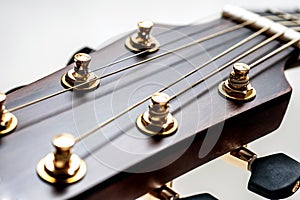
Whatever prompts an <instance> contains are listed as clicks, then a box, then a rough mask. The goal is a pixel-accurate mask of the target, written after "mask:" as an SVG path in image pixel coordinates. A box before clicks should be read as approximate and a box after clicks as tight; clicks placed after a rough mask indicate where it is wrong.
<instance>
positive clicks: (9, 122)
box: [0, 93, 18, 135]
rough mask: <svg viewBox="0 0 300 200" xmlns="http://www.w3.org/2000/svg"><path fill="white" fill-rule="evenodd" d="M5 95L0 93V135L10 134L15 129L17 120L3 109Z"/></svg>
mask: <svg viewBox="0 0 300 200" xmlns="http://www.w3.org/2000/svg"><path fill="white" fill-rule="evenodd" d="M5 100H6V95H5V94H3V93H0V135H4V134H8V133H11V132H12V131H13V130H15V128H16V127H17V124H18V120H17V118H16V117H15V116H14V115H13V114H12V113H10V112H8V111H7V110H6V109H5V106H4V102H5Z"/></svg>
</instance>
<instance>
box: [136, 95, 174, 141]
mask: <svg viewBox="0 0 300 200" xmlns="http://www.w3.org/2000/svg"><path fill="white" fill-rule="evenodd" d="M169 101H170V97H169V96H168V95H167V94H165V93H154V94H153V95H152V96H151V104H150V105H149V110H147V111H146V112H144V113H143V114H141V115H140V116H138V118H137V120H136V125H137V127H138V128H139V129H140V130H141V131H142V132H143V133H145V134H147V135H150V136H156V137H164V136H169V135H172V134H174V133H175V132H176V131H177V129H178V122H177V120H176V119H175V118H174V117H173V115H172V114H171V113H170V109H169V107H170V105H169Z"/></svg>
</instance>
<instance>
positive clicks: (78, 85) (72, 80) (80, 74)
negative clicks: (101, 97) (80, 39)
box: [61, 53, 100, 91]
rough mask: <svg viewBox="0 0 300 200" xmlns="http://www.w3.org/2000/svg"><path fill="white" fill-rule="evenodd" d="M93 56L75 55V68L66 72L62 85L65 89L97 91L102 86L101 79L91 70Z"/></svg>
mask: <svg viewBox="0 0 300 200" xmlns="http://www.w3.org/2000/svg"><path fill="white" fill-rule="evenodd" d="M91 59H92V58H91V56H90V55H88V54H86V53H77V54H75V55H74V68H73V69H71V70H69V71H68V72H66V73H65V74H64V75H63V76H62V78H61V83H62V85H63V86H64V87H65V88H73V87H75V89H76V90H77V91H91V90H95V89H97V88H98V87H99V85H100V80H99V77H98V76H97V75H96V74H95V73H93V72H91V71H90V70H89V64H90V62H91Z"/></svg>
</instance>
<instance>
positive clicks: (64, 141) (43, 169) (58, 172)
mask: <svg viewBox="0 0 300 200" xmlns="http://www.w3.org/2000/svg"><path fill="white" fill-rule="evenodd" d="M74 144H75V139H74V137H73V136H72V135H71V134H68V133H62V134H59V135H57V136H55V137H54V138H53V140H52V145H53V146H54V148H55V151H54V152H53V153H49V154H48V155H47V156H46V157H44V158H43V159H41V160H40V162H39V163H38V165H37V173H38V175H39V176H40V178H42V179H43V180H44V181H46V182H49V183H53V184H71V183H74V182H77V181H79V180H81V179H82V178H83V177H84V176H85V174H86V171H87V168H86V165H85V163H84V161H83V160H81V159H80V158H79V157H78V156H77V155H76V154H73V151H72V147H73V146H74Z"/></svg>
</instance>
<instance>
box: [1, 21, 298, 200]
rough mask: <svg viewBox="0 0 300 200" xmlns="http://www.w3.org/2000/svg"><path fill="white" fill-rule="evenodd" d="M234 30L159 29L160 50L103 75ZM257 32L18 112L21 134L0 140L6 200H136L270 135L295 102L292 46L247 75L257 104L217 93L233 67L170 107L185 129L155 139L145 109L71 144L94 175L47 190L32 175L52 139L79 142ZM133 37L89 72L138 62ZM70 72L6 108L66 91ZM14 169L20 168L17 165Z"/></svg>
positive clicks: (210, 26) (31, 88) (99, 56)
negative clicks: (145, 128)
mask: <svg viewBox="0 0 300 200" xmlns="http://www.w3.org/2000/svg"><path fill="white" fill-rule="evenodd" d="M235 24H236V22H233V21H231V20H229V19H224V18H221V19H218V20H215V21H212V22H209V23H206V24H202V25H191V26H180V27H175V26H166V25H156V26H155V27H154V28H153V32H152V34H153V35H154V36H155V37H156V39H157V40H158V41H160V43H161V47H160V49H159V50H158V51H157V52H155V53H153V54H147V55H141V56H138V57H133V58H131V59H128V60H126V61H124V62H121V63H118V64H116V65H113V66H110V67H108V68H105V69H103V70H100V71H98V72H97V74H98V75H99V76H100V77H101V76H103V75H105V74H108V73H110V72H113V71H116V70H118V69H122V68H123V67H124V66H129V65H132V64H135V63H137V62H140V61H143V60H145V59H149V58H151V57H154V56H156V55H159V54H160V53H162V52H166V51H168V50H170V49H173V48H176V47H178V46H180V45H184V44H186V43H189V42H192V41H195V40H197V39H199V38H201V37H205V36H207V35H210V34H213V33H216V32H218V31H221V30H224V29H226V28H228V27H232V26H234V25H235ZM252 33H253V30H252V29H249V28H247V27H245V28H241V29H239V30H237V31H233V32H230V33H227V34H224V35H222V36H220V37H216V38H213V39H211V40H208V41H205V42H203V43H201V44H197V45H194V46H192V47H190V48H186V49H184V50H181V51H179V52H177V53H171V54H170V55H168V56H165V57H161V58H158V59H155V60H152V61H149V62H146V63H143V64H141V65H138V66H136V67H134V68H131V69H129V70H126V71H122V72H120V73H117V74H115V75H113V76H109V77H106V78H103V79H101V80H100V82H101V83H100V86H99V88H98V89H97V90H94V91H92V92H88V93H81V92H76V91H73V92H70V91H67V92H64V93H62V94H60V95H58V96H55V97H53V98H50V99H48V100H45V101H42V102H40V103H37V104H34V105H32V106H29V107H26V108H23V109H20V110H17V111H15V112H14V114H15V115H16V117H17V118H18V120H19V124H18V127H17V129H16V130H15V132H13V133H12V134H9V135H6V136H4V137H2V138H1V141H0V142H1V143H0V155H1V161H2V162H1V163H4V164H1V165H0V171H1V180H2V182H3V183H5V184H2V186H1V187H3V191H5V195H6V196H11V197H15V198H34V197H36V196H42V197H43V198H45V199H47V198H48V199H67V198H83V197H84V198H93V197H96V196H97V198H99V199H101V198H104V197H107V196H110V197H111V198H117V197H120V196H123V197H124V198H128V199H130V198H135V197H138V196H140V195H142V194H144V193H146V192H147V191H149V190H151V189H153V188H155V187H156V185H160V184H163V183H166V182H168V181H170V180H172V179H173V178H175V177H177V176H179V175H181V174H183V173H185V172H187V171H189V170H191V169H193V168H195V167H197V166H200V165H203V164H205V163H206V162H209V161H210V160H212V159H214V158H216V157H218V156H221V155H223V154H224V153H226V152H228V151H230V150H232V149H235V148H237V147H239V146H242V145H244V144H247V143H249V142H251V141H253V140H255V139H257V138H259V137H262V136H264V135H266V134H268V133H270V132H271V131H273V130H274V129H276V128H277V127H278V126H279V124H280V122H281V120H282V118H283V116H284V113H285V110H286V107H287V105H288V101H289V98H290V95H291V88H290V86H289V84H288V83H287V81H286V79H285V77H284V74H283V70H284V69H285V67H286V66H287V65H288V63H289V62H290V61H291V60H293V59H295V57H296V56H297V55H298V54H297V53H298V52H297V49H294V48H293V47H291V48H288V49H286V50H284V51H282V52H281V53H279V54H278V55H276V56H274V57H272V58H270V59H268V60H267V61H266V62H263V63H261V64H260V65H258V66H257V67H256V68H254V69H253V70H252V71H251V72H250V74H249V76H250V78H251V84H252V85H253V86H254V87H255V89H256V91H257V96H256V98H255V99H254V100H252V101H250V102H248V103H240V102H235V101H229V100H227V99H225V98H224V97H223V96H221V95H220V94H219V92H218V85H219V83H220V82H221V81H223V80H225V79H226V78H227V77H228V75H229V73H230V72H231V71H232V68H231V67H229V68H226V69H225V70H224V71H221V72H220V73H218V74H217V75H215V76H213V77H211V78H209V79H208V80H206V81H204V82H203V83H202V84H200V85H199V86H196V87H194V88H192V89H191V90H189V91H188V92H187V93H185V94H183V95H182V96H179V97H177V98H175V99H174V100H173V101H172V102H171V103H170V104H171V112H172V113H173V115H174V117H175V118H176V119H177V120H178V130H177V132H176V133H175V134H174V135H172V136H170V137H166V138H162V139H159V140H158V139H154V138H153V137H150V136H148V135H145V134H143V133H142V132H141V131H140V130H139V129H138V128H137V127H136V125H135V121H136V118H137V117H138V116H139V115H140V114H141V113H143V112H144V111H145V110H147V109H148V105H149V101H147V102H145V103H143V104H142V105H140V106H138V107H137V108H136V109H133V110H132V111H130V112H128V113H127V114H125V115H124V116H122V117H120V118H118V119H116V120H114V121H113V122H112V123H110V124H109V125H107V126H105V127H103V128H102V129H101V130H99V131H97V132H95V133H94V134H93V135H91V136H89V137H87V138H86V139H84V140H82V141H80V142H78V144H76V145H75V146H74V151H75V152H76V153H77V154H78V155H79V156H80V157H81V158H82V159H83V160H84V161H85V162H86V165H87V174H86V176H85V177H84V178H83V179H82V180H81V181H79V182H78V183H75V184H72V185H68V186H67V187H55V186H53V185H50V184H47V183H45V182H43V181H42V180H41V179H40V178H39V177H38V175H37V174H36V171H35V169H36V165H37V163H38V162H39V160H40V159H41V158H42V157H43V156H45V155H46V154H47V153H48V152H49V151H51V149H52V147H51V139H52V138H53V137H54V136H55V135H57V134H59V133H61V132H69V133H72V134H73V135H74V136H75V137H78V136H80V135H81V134H82V133H84V132H86V131H89V130H90V129H92V128H94V127H96V126H97V125H98V124H100V123H101V122H103V121H105V120H107V119H108V118H110V117H112V116H114V115H116V114H117V113H119V112H121V111H122V110H124V109H126V108H127V107H129V106H131V105H133V104H134V103H136V102H138V101H139V100H141V99H143V98H144V97H146V96H149V95H151V94H153V92H155V91H156V90H158V89H160V88H161V87H162V86H164V85H166V84H168V83H170V82H172V81H174V80H176V79H178V78H179V77H181V76H183V75H184V74H186V73H188V72H189V71H191V70H193V69H195V67H197V66H199V65H200V64H202V63H204V62H205V61H207V60H209V59H210V58H211V57H214V56H216V55H218V54H219V53H220V52H222V51H224V50H226V49H227V48H229V47H230V46H232V45H233V44H235V43H237V42H239V41H240V40H241V39H243V38H245V37H247V36H249V35H250V34H252ZM130 35H131V33H130ZM127 37H128V36H125V37H122V38H120V39H119V40H117V41H115V42H113V43H111V44H109V45H107V46H106V47H104V48H102V49H100V50H99V51H97V52H94V53H92V54H91V57H92V61H91V64H90V68H91V69H97V68H98V67H100V66H104V65H106V64H107V63H110V62H113V61H115V60H118V59H120V58H124V57H126V56H130V55H133V53H132V52H130V51H128V49H127V48H126V47H125V45H124V41H125V40H126V38H127ZM268 37H269V36H268V35H260V36H258V37H257V38H254V39H253V40H251V41H250V42H248V43H247V44H246V45H242V46H241V47H239V48H238V49H237V50H235V51H232V52H230V53H229V54H228V55H226V56H224V57H222V58H221V59H218V60H217V61H215V62H213V63H212V64H209V65H208V66H207V67H205V68H203V69H201V70H199V71H198V72H197V73H195V74H193V75H192V76H190V77H188V78H186V79H185V80H184V81H181V82H180V83H179V84H177V85H175V86H174V87H172V88H170V89H168V90H166V91H165V93H167V94H169V95H170V96H171V95H174V94H176V93H177V92H178V91H180V90H182V89H185V88H187V87H189V86H190V85H191V84H193V83H194V82H196V81H197V80H199V79H201V78H202V77H204V76H206V75H207V74H208V73H210V72H211V71H213V70H215V69H217V68H218V67H220V66H221V65H223V64H224V63H226V62H228V61H229V60H231V59H233V58H235V57H236V56H238V55H239V54H240V52H244V51H245V50H247V49H248V48H249V47H250V46H254V45H256V44H259V43H261V42H262V41H264V40H266V38H268ZM282 44H283V43H282V42H281V41H273V42H271V43H269V44H268V45H266V46H264V47H263V48H261V49H259V50H257V51H255V52H254V53H253V54H251V55H250V56H246V57H245V58H243V59H242V62H244V63H252V62H254V61H256V60H257V59H258V58H260V57H261V55H265V54H267V53H268V52H270V51H271V50H274V49H276V48H277V47H279V46H280V45H282ZM73 67H74V66H73V64H72V65H69V66H67V67H66V68H63V69H61V70H59V71H58V72H55V73H54V74H51V75H49V76H48V77H46V78H44V79H41V80H39V81H37V82H35V83H32V84H30V85H28V86H26V87H24V88H22V89H19V90H17V91H15V92H13V93H11V94H9V95H7V101H6V104H5V106H6V108H7V109H11V108H14V107H16V106H19V105H22V104H24V103H26V102H30V101H33V100H35V99H38V98H42V97H44V96H47V95H50V94H53V93H55V92H57V91H60V90H62V89H63V87H62V85H61V82H60V81H61V76H62V75H63V74H64V73H65V72H67V71H68V70H70V69H72V68H73ZM269 77H272V78H269ZM16 161H17V163H18V164H15V162H16ZM11 177H14V179H11ZM15 183H18V193H17V194H16V192H15V187H12V185H14V184H15ZM116 191H117V192H116Z"/></svg>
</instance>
